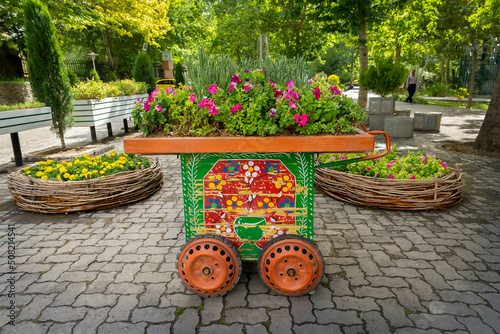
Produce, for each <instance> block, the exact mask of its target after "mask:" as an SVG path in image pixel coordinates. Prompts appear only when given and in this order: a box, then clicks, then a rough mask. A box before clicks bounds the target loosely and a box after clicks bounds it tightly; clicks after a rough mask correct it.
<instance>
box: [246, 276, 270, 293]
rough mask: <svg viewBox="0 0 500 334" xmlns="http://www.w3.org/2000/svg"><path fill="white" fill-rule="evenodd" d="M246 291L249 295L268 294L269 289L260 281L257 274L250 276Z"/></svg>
mask: <svg viewBox="0 0 500 334" xmlns="http://www.w3.org/2000/svg"><path fill="white" fill-rule="evenodd" d="M248 290H249V291H250V293H255V294H257V293H267V292H269V288H268V287H267V285H266V284H265V283H264V282H263V281H262V280H261V279H260V277H259V275H258V274H253V275H251V276H250V280H249V281H248Z"/></svg>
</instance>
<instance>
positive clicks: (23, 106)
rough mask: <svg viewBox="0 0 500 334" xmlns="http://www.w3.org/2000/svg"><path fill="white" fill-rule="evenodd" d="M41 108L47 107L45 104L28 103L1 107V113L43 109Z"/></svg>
mask: <svg viewBox="0 0 500 334" xmlns="http://www.w3.org/2000/svg"><path fill="white" fill-rule="evenodd" d="M41 107H45V104H44V103H42V102H38V101H33V102H31V101H26V102H23V103H16V104H7V105H0V111H8V110H20V109H31V108H41Z"/></svg>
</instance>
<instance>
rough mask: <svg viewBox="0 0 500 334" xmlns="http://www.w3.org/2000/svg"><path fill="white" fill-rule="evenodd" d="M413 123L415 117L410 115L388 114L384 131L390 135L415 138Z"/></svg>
mask: <svg viewBox="0 0 500 334" xmlns="http://www.w3.org/2000/svg"><path fill="white" fill-rule="evenodd" d="M413 123H414V118H413V117H410V116H387V117H386V118H385V120H384V131H385V132H387V134H388V135H389V137H398V138H413ZM370 129H371V127H370Z"/></svg>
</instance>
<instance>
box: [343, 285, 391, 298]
mask: <svg viewBox="0 0 500 334" xmlns="http://www.w3.org/2000/svg"><path fill="white" fill-rule="evenodd" d="M352 290H353V292H354V295H355V296H356V297H373V298H390V297H394V294H393V293H392V292H391V291H390V290H389V289H388V288H385V287H378V288H374V287H371V286H360V287H355V288H353V289H352Z"/></svg>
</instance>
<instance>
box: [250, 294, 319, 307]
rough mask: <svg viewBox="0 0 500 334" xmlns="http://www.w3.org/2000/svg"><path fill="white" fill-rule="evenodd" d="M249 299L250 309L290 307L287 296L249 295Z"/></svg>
mask: <svg viewBox="0 0 500 334" xmlns="http://www.w3.org/2000/svg"><path fill="white" fill-rule="evenodd" d="M316 293H317V291H316ZM247 299H248V307H250V308H257V307H267V308H272V309H275V308H281V307H288V306H289V305H290V303H289V302H288V298H287V297H285V296H269V295H265V294H258V295H248V298H247Z"/></svg>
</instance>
